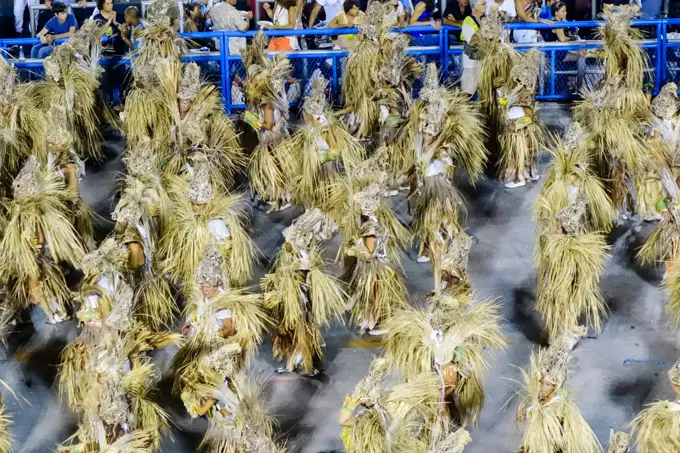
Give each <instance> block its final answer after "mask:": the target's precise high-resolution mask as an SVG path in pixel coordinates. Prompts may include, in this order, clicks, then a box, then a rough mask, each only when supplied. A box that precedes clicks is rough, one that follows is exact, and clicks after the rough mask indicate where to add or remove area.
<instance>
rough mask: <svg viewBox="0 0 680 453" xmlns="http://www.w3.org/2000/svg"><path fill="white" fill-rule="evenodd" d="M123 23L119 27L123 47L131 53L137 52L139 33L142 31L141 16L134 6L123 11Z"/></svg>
mask: <svg viewBox="0 0 680 453" xmlns="http://www.w3.org/2000/svg"><path fill="white" fill-rule="evenodd" d="M124 17H125V23H124V24H123V25H121V26H120V35H121V37H122V38H123V41H124V42H125V45H126V46H127V47H128V48H129V49H130V50H131V51H133V52H135V53H136V52H137V51H138V50H139V41H138V36H139V33H140V32H141V31H142V30H143V29H144V25H143V24H142V14H141V12H140V11H139V8H137V7H136V6H128V7H127V8H126V9H125V16H124Z"/></svg>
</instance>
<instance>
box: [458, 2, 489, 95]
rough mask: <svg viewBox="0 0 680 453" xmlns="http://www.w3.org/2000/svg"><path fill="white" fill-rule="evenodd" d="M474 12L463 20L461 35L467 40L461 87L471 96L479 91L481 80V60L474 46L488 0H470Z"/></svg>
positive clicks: (464, 48) (464, 49)
mask: <svg viewBox="0 0 680 453" xmlns="http://www.w3.org/2000/svg"><path fill="white" fill-rule="evenodd" d="M470 4H471V6H472V14H470V15H469V16H467V17H466V18H465V19H464V20H463V26H462V27H461V32H460V37H461V39H462V40H463V41H465V45H464V47H463V74H462V76H461V78H460V89H461V90H462V91H464V92H466V93H467V94H469V95H470V96H474V94H475V93H476V92H477V82H478V80H479V61H478V60H477V59H476V58H475V56H474V54H475V52H474V46H475V42H476V41H477V39H476V38H475V35H476V34H477V32H478V31H479V26H480V24H481V21H482V16H484V12H485V11H486V0H470Z"/></svg>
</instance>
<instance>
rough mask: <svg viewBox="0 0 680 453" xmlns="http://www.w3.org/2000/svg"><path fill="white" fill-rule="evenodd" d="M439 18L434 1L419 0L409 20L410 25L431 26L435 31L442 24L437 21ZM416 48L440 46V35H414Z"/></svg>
mask: <svg viewBox="0 0 680 453" xmlns="http://www.w3.org/2000/svg"><path fill="white" fill-rule="evenodd" d="M438 16H439V14H438V11H437V8H436V6H435V3H434V0H418V2H417V3H416V4H415V7H414V9H413V15H412V16H411V19H410V20H409V25H429V26H431V27H432V28H434V29H435V30H439V28H440V26H441V23H440V21H439V20H438V19H437V18H438ZM413 37H414V43H415V45H416V46H437V45H439V35H438V34H433V33H413Z"/></svg>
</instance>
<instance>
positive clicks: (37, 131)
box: [0, 55, 48, 178]
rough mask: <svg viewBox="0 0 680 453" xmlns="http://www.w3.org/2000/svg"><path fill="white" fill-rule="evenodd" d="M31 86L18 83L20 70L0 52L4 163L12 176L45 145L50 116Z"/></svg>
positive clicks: (0, 128)
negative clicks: (43, 111) (34, 96)
mask: <svg viewBox="0 0 680 453" xmlns="http://www.w3.org/2000/svg"><path fill="white" fill-rule="evenodd" d="M29 87H30V85H27V84H20V83H18V75H17V72H16V69H15V68H14V67H13V66H11V65H10V64H9V63H8V62H7V60H6V59H5V58H4V57H3V56H2V55H0V166H2V168H3V169H4V171H5V172H7V173H9V176H14V175H15V173H16V172H17V171H18V170H19V168H21V164H22V163H23V161H24V160H25V159H26V158H28V156H30V155H31V154H36V153H38V152H39V151H41V150H42V149H43V147H44V144H45V134H46V131H47V127H48V126H47V119H46V118H45V116H44V115H42V114H41V113H40V110H39V108H38V100H37V99H34V98H33V97H32V96H31V95H30V90H29ZM2 177H3V178H5V177H7V175H2Z"/></svg>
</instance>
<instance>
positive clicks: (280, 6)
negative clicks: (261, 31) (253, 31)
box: [261, 0, 300, 50]
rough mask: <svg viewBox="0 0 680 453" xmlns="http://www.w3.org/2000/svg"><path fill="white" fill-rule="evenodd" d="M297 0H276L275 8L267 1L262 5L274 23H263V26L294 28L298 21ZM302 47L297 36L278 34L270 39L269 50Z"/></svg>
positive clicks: (284, 28)
mask: <svg viewBox="0 0 680 453" xmlns="http://www.w3.org/2000/svg"><path fill="white" fill-rule="evenodd" d="M296 4H297V2H296V0H276V1H275V2H274V9H273V10H272V7H271V6H270V5H269V3H265V4H264V5H262V7H263V8H264V12H265V13H267V17H269V18H270V19H271V20H272V22H274V24H273V25H261V26H262V28H269V29H272V30H293V29H295V25H296V23H297V8H296ZM299 48H300V45H299V44H298V40H297V37H296V36H276V37H273V38H272V39H271V41H269V47H267V50H297V49H299Z"/></svg>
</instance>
